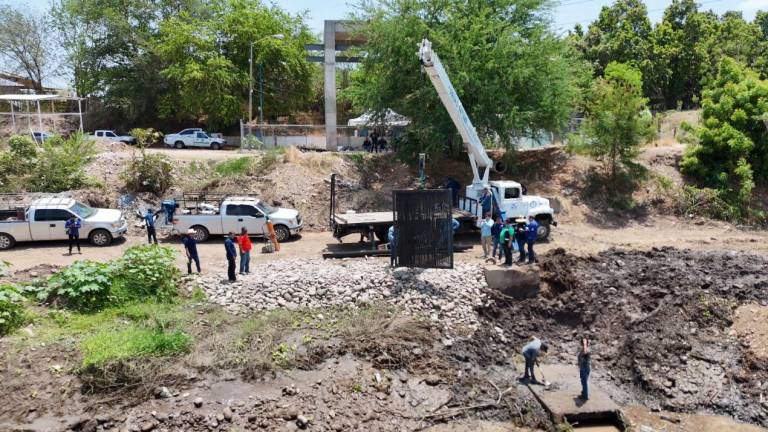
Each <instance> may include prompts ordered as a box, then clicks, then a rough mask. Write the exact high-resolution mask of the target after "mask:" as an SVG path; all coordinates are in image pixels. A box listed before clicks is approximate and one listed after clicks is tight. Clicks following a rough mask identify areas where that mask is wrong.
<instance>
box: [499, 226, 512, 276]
mask: <svg viewBox="0 0 768 432" xmlns="http://www.w3.org/2000/svg"><path fill="white" fill-rule="evenodd" d="M513 236H514V227H513V226H512V219H507V222H506V224H505V225H504V228H502V229H501V234H500V235H499V243H501V250H502V251H504V265H505V266H511V265H512V237H513Z"/></svg>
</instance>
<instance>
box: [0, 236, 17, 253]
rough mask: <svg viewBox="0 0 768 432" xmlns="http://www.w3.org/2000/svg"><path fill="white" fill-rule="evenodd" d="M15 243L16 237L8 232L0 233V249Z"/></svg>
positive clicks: (10, 246)
mask: <svg viewBox="0 0 768 432" xmlns="http://www.w3.org/2000/svg"><path fill="white" fill-rule="evenodd" d="M15 244H16V239H14V238H13V237H11V235H10V234H6V233H0V250H6V249H10V248H12V247H13V246H14V245H15Z"/></svg>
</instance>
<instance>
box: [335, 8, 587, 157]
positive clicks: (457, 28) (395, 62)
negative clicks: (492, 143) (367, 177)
mask: <svg viewBox="0 0 768 432" xmlns="http://www.w3.org/2000/svg"><path fill="white" fill-rule="evenodd" d="M548 3H549V2H547V1H545V0H532V1H525V2H520V1H515V0H492V1H482V2H445V1H443V0H427V1H420V2H414V1H412V0H393V1H386V2H374V3H365V5H366V6H365V7H364V8H363V9H362V11H361V13H360V16H359V18H360V19H361V20H364V21H365V22H366V25H365V26H363V28H362V29H361V32H362V33H363V34H364V36H365V37H366V39H367V40H368V43H367V44H366V46H365V48H364V51H365V52H366V53H367V54H366V56H365V57H363V60H362V64H361V66H360V68H359V69H358V70H357V71H355V72H354V73H353V75H352V85H351V87H350V88H349V89H347V90H346V91H345V92H343V95H344V96H345V97H346V98H348V99H351V100H352V101H353V102H354V105H355V107H356V108H357V109H358V110H361V111H362V110H365V109H371V110H373V111H375V112H378V113H383V112H385V110H386V109H388V108H391V109H393V110H394V111H396V112H398V113H400V114H403V115H405V116H408V117H409V118H411V119H412V122H413V123H412V126H411V127H409V128H408V130H407V135H406V137H405V139H404V140H403V142H398V143H397V148H398V150H399V151H400V152H402V153H403V154H404V155H408V157H409V158H410V160H413V158H412V157H413V156H415V154H416V153H419V152H422V151H427V152H430V153H436V154H440V153H449V152H453V153H458V152H459V151H461V150H462V143H461V140H460V139H459V138H458V133H457V131H456V127H455V126H454V124H453V122H452V121H451V120H450V117H449V116H448V113H447V112H446V110H445V109H444V108H443V106H442V104H441V103H440V101H439V99H438V96H437V93H436V92H435V91H434V89H433V88H432V85H431V84H430V83H429V80H428V78H427V77H426V75H425V74H424V73H423V72H422V71H421V70H420V69H421V68H420V65H419V62H418V59H417V58H416V47H417V45H418V44H419V43H420V42H421V40H422V39H423V38H429V39H430V41H432V43H433V47H434V50H435V51H436V52H437V53H439V55H440V58H441V59H442V61H443V65H444V66H445V68H446V70H447V72H448V75H449V76H450V78H451V81H452V83H453V86H454V87H455V88H456V92H457V94H458V96H459V97H460V98H461V101H462V103H463V105H464V108H465V109H466V110H467V114H468V115H469V117H470V118H471V119H472V122H473V123H474V125H475V127H476V128H477V131H478V133H479V134H480V135H481V138H482V139H486V140H492V139H494V138H495V137H498V139H499V140H501V141H502V142H503V143H505V144H509V143H510V142H511V140H512V137H513V136H517V135H525V134H531V133H534V132H537V131H540V130H542V129H543V130H547V131H560V130H562V129H564V127H565V126H566V125H567V122H568V120H569V118H570V116H571V114H572V111H573V108H574V107H575V106H577V104H578V102H579V99H580V92H579V88H580V85H581V84H582V82H583V81H586V80H587V79H588V71H587V66H586V64H585V63H584V62H583V61H581V60H580V59H579V58H578V54H577V53H576V52H575V50H573V49H571V47H570V46H569V45H568V44H566V43H565V42H564V41H563V40H562V39H560V38H558V37H557V36H556V35H555V34H554V33H553V32H552V31H551V30H550V26H549V22H548V20H547V18H546V9H547V5H548Z"/></svg>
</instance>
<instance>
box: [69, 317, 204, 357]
mask: <svg viewBox="0 0 768 432" xmlns="http://www.w3.org/2000/svg"><path fill="white" fill-rule="evenodd" d="M191 344H192V338H190V337H189V336H188V335H186V334H184V333H183V332H181V331H179V330H176V331H173V332H166V331H164V330H163V329H162V328H160V327H157V328H143V327H140V326H136V325H133V326H130V327H128V328H126V329H123V330H119V331H113V330H102V331H99V332H98V333H95V334H93V335H90V336H87V337H86V338H85V339H83V341H82V343H81V349H82V352H83V366H84V367H89V366H104V365H106V364H109V363H113V362H119V361H126V360H135V359H141V358H147V357H165V356H170V355H178V354H181V353H185V352H187V351H189V348H190V346H191Z"/></svg>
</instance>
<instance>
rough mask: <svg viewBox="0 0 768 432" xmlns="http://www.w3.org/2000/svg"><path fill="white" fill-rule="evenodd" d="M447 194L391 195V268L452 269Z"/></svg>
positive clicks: (440, 191)
mask: <svg viewBox="0 0 768 432" xmlns="http://www.w3.org/2000/svg"><path fill="white" fill-rule="evenodd" d="M451 200H452V198H451V191H450V190H448V189H429V190H397V191H393V192H392V201H393V205H392V208H393V209H394V212H395V214H394V219H395V244H396V245H397V246H396V248H395V265H397V266H401V267H420V268H449V269H450V268H453V228H452V227H451V219H452V217H453V216H452V210H453V206H452V205H451V204H452V203H451Z"/></svg>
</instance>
